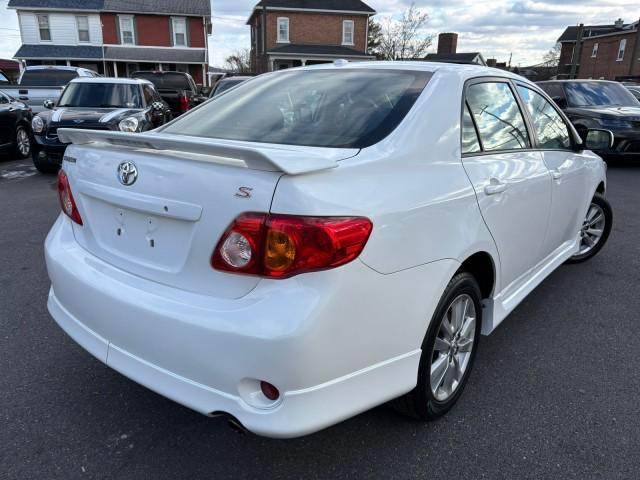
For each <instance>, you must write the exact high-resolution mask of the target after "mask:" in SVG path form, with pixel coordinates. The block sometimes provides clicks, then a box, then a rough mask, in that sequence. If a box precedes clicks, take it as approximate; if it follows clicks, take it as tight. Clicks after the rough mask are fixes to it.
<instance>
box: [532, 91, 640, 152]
mask: <svg viewBox="0 0 640 480" xmlns="http://www.w3.org/2000/svg"><path fill="white" fill-rule="evenodd" d="M538 85H539V86H540V88H542V89H543V90H544V91H545V92H547V94H548V95H549V96H550V97H551V98H552V99H553V100H554V101H555V102H556V103H557V104H558V106H559V107H560V108H561V109H562V110H563V111H564V113H565V114H566V115H567V117H569V120H571V122H572V123H573V125H574V126H575V127H576V130H577V131H578V133H579V134H580V136H581V137H582V138H583V140H584V137H585V135H586V132H587V130H588V129H590V128H596V129H598V128H599V129H605V130H610V131H611V132H613V135H614V139H615V141H614V144H613V147H612V148H611V149H609V150H606V151H602V152H596V153H597V154H598V155H600V156H602V157H603V158H605V159H615V158H634V159H640V102H638V100H636V98H635V97H634V96H633V95H632V94H631V92H629V90H627V89H626V88H625V87H624V86H623V85H622V84H621V83H618V82H609V81H605V80H558V81H548V82H539V83H538Z"/></svg>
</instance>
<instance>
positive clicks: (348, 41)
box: [342, 20, 353, 45]
mask: <svg viewBox="0 0 640 480" xmlns="http://www.w3.org/2000/svg"><path fill="white" fill-rule="evenodd" d="M342 44H343V45H353V20H345V21H344V22H342Z"/></svg>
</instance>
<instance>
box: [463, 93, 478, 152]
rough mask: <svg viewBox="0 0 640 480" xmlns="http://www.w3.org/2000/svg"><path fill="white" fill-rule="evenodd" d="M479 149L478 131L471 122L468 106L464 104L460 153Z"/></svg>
mask: <svg viewBox="0 0 640 480" xmlns="http://www.w3.org/2000/svg"><path fill="white" fill-rule="evenodd" d="M480 150H481V148H480V141H479V140H478V133H477V132H476V127H475V125H474V124H473V119H472V118H471V113H470V112H469V106H468V105H467V104H465V106H464V111H463V112H462V153H476V152H479V151H480Z"/></svg>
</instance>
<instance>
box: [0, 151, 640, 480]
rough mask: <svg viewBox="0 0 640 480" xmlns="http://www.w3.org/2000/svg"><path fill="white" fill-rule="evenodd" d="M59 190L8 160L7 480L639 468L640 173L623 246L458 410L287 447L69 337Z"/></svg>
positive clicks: (558, 278) (618, 237)
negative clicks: (162, 392)
mask: <svg viewBox="0 0 640 480" xmlns="http://www.w3.org/2000/svg"><path fill="white" fill-rule="evenodd" d="M54 187H55V177H52V176H43V175H40V174H37V173H36V172H35V171H34V170H33V168H31V167H30V165H29V162H28V161H7V160H5V161H0V209H1V212H2V213H1V215H0V478H1V479H5V478H6V479H45V478H46V479H53V478H60V479H74V478H117V479H146V478H150V479H164V478H166V479H183V478H184V479H199V478H215V479H221V478H464V479H475V478H488V479H499V478H500V479H501V478H518V479H529V478H531V479H541V478H553V479H555V478H558V479H568V478H577V479H592V478H593V479H595V478H601V479H637V478H638V477H639V476H640V453H639V450H638V449H639V446H640V401H639V399H638V397H639V394H640V355H639V354H638V352H640V295H638V287H640V214H639V210H638V209H639V205H640V165H638V166H634V165H614V166H611V167H610V168H609V187H608V197H609V199H610V201H611V203H612V205H613V209H614V215H615V219H614V229H613V232H612V235H611V237H610V239H609V243H608V245H606V246H605V248H604V250H603V251H602V252H601V253H600V254H599V256H597V257H596V258H595V259H593V260H592V261H591V262H589V263H586V264H582V265H569V266H563V267H561V268H560V269H559V270H557V271H556V272H555V273H554V274H552V275H551V276H550V277H549V278H548V279H547V280H546V281H545V282H544V283H543V284H542V285H541V286H540V288H538V289H537V290H536V291H535V292H534V293H533V294H532V295H531V296H530V297H529V298H528V299H527V300H526V301H525V302H524V303H523V304H522V305H520V306H519V307H518V308H517V310H516V311H515V312H514V313H513V314H512V315H511V316H510V318H509V319H507V320H506V321H505V322H504V323H503V324H502V325H501V326H500V327H499V328H498V330H497V331H496V332H495V333H494V334H493V335H492V336H490V337H483V338H482V342H481V344H480V350H479V352H478V360H477V362H476V366H475V370H474V372H473V375H472V376H471V380H470V383H469V385H468V386H467V389H466V391H465V393H464V395H463V396H462V398H461V400H460V402H459V403H458V405H457V406H456V407H455V408H454V410H453V411H452V412H451V413H450V414H449V415H448V416H447V417H445V418H444V419H442V420H440V421H438V422H435V423H431V424H420V423H416V422H415V421H412V420H409V419H406V418H403V417H401V416H399V415H397V414H396V413H394V412H393V411H392V410H390V409H389V408H388V407H385V406H383V407H379V408H376V409H374V410H371V411H369V412H366V413H364V414H362V415H359V416H357V417H355V418H353V419H350V420H348V421H346V422H343V423H341V424H339V425H337V426H335V427H332V428H329V429H327V430H325V431H322V432H320V433H317V434H315V435H311V436H309V437H305V438H301V439H297V440H287V441H283V440H279V441H276V440H269V439H264V438H260V437H256V436H253V435H250V434H246V435H240V434H237V433H235V432H234V431H232V430H231V429H230V428H228V427H227V425H226V423H225V422H224V421H223V420H221V419H209V418H207V417H204V416H201V415H199V414H197V413H194V412H192V411H190V410H187V409H186V408H183V407H181V406H179V405H177V404H175V403H173V402H171V401H170V400H167V399H165V398H163V397H161V396H159V395H156V394H155V393H152V392H151V391H149V390H147V389H145V388H143V387H141V386H139V385H137V384H135V383H133V382H132V381H130V380H128V379H127V378H125V377H123V376H121V375H119V374H118V373H116V372H114V371H112V370H110V369H109V368H107V367H106V366H105V365H103V364H102V363H100V362H99V361H97V360H95V359H94V358H93V357H92V356H91V355H90V354H88V353H87V352H85V351H84V350H83V349H81V348H80V347H79V346H77V345H76V344H75V343H74V342H73V341H72V340H71V339H70V338H69V337H67V336H66V334H64V333H63V332H62V330H60V328H59V327H58V326H57V325H56V324H55V323H54V321H53V320H52V319H51V318H50V317H49V315H48V313H47V310H46V297H47V291H48V288H49V281H48V279H47V274H46V270H45V265H44V259H43V242H44V238H45V236H46V233H47V231H48V229H49V227H50V226H51V224H52V223H53V221H54V220H55V218H56V216H57V215H58V211H59V207H58V203H57V197H56V193H55V190H54ZM309 413H310V414H313V412H309Z"/></svg>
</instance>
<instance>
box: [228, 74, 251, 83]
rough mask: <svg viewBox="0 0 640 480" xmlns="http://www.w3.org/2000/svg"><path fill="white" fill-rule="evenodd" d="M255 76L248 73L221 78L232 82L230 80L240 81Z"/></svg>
mask: <svg viewBox="0 0 640 480" xmlns="http://www.w3.org/2000/svg"><path fill="white" fill-rule="evenodd" d="M251 78H254V77H250V76H248V75H236V76H234V77H225V78H223V79H221V80H220V82H230V81H234V80H235V81H238V80H249V79H251Z"/></svg>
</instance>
